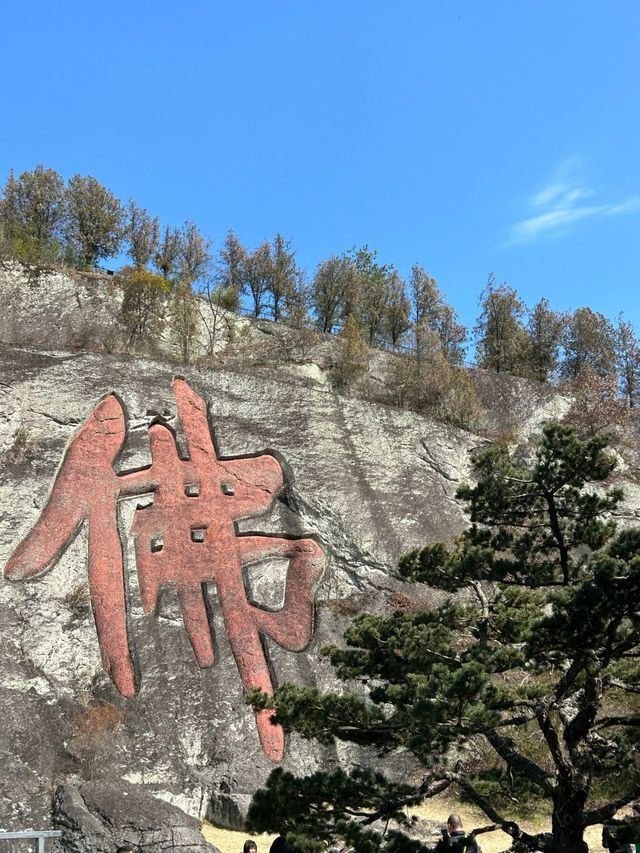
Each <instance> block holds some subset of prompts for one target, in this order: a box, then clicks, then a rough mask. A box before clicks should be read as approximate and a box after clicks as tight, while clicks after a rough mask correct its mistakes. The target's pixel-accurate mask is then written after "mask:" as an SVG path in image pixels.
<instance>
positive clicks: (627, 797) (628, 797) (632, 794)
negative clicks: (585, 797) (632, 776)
mask: <svg viewBox="0 0 640 853" xmlns="http://www.w3.org/2000/svg"><path fill="white" fill-rule="evenodd" d="M639 795H640V785H636V787H635V788H633V789H632V790H631V791H627V793H626V794H623V795H622V796H621V797H618V799H616V800H611V802H609V803H607V804H606V805H604V806H600V807H599V808H597V809H591V810H590V811H586V812H584V813H583V819H582V825H583V826H584V827H587V826H593V825H594V824H596V823H605V822H607V821H609V820H611V819H612V818H613V816H614V814H615V813H616V812H617V811H619V809H621V808H624V806H628V805H629V803H632V802H633V801H634V800H637V799H638V796H639Z"/></svg>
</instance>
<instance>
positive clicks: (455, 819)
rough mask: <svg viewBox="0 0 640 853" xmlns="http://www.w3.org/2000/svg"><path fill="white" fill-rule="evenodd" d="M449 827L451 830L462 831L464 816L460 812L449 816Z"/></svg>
mask: <svg viewBox="0 0 640 853" xmlns="http://www.w3.org/2000/svg"><path fill="white" fill-rule="evenodd" d="M447 828H448V830H449V832H460V830H461V829H462V818H461V817H460V815H459V814H450V815H449V817H448V818H447Z"/></svg>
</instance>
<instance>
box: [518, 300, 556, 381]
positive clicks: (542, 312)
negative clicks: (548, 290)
mask: <svg viewBox="0 0 640 853" xmlns="http://www.w3.org/2000/svg"><path fill="white" fill-rule="evenodd" d="M565 322H566V321H565V318H564V316H563V315H562V314H558V312H557V311H553V310H552V309H551V307H550V306H549V301H548V300H547V299H541V300H540V301H539V302H538V303H537V305H535V306H534V307H533V309H532V310H531V311H530V312H529V321H528V323H527V335H528V336H529V346H528V348H527V358H526V364H525V366H524V370H523V372H524V373H525V375H526V376H529V377H530V378H531V379H537V380H538V381H539V382H549V381H550V380H551V379H553V378H554V377H555V375H556V373H557V371H558V367H559V364H560V344H561V342H562V334H563V331H564V327H565Z"/></svg>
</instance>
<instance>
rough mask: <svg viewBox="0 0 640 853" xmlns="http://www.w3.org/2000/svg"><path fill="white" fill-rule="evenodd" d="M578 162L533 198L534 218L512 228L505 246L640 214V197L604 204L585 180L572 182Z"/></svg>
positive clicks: (567, 166)
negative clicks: (590, 221)
mask: <svg viewBox="0 0 640 853" xmlns="http://www.w3.org/2000/svg"><path fill="white" fill-rule="evenodd" d="M576 162H577V161H574V160H572V161H566V162H565V163H563V164H562V165H561V166H560V167H559V169H558V170H557V172H556V176H555V178H554V179H553V180H552V181H550V182H549V183H548V184H547V185H546V186H544V187H542V189H540V190H538V191H537V192H536V193H534V194H533V195H532V196H531V198H530V199H529V202H528V208H529V210H530V215H529V216H527V217H526V218H524V219H520V220H519V221H518V222H515V223H514V224H513V225H512V226H511V228H510V229H509V235H508V237H507V239H506V241H505V243H504V245H505V246H513V245H516V244H522V243H531V242H533V241H534V240H538V239H541V238H545V237H546V238H549V237H557V236H560V235H561V234H565V233H567V231H569V230H570V229H571V228H573V227H574V226H575V225H576V224H577V223H578V222H581V221H583V220H586V219H603V218H605V217H610V216H625V215H628V214H630V213H635V212H637V211H640V195H635V196H630V197H628V198H626V199H623V200H622V201H617V202H613V201H604V200H602V199H598V198H597V194H596V193H595V192H594V191H593V190H592V189H590V188H589V187H587V186H585V185H584V182H583V181H579V180H577V179H570V178H569V177H568V174H569V173H570V172H572V171H574V169H575V165H576ZM596 202H597V203H596Z"/></svg>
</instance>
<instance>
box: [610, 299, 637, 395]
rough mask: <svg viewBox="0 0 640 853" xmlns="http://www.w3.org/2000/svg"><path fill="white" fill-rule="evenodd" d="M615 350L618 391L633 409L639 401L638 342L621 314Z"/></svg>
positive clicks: (631, 327) (616, 332) (632, 329)
mask: <svg viewBox="0 0 640 853" xmlns="http://www.w3.org/2000/svg"><path fill="white" fill-rule="evenodd" d="M615 348H616V361H617V366H618V377H619V384H620V390H621V392H622V394H623V395H624V397H626V400H627V403H628V405H629V408H631V409H633V408H634V407H635V406H637V405H638V402H639V400H640V341H639V340H638V336H637V335H636V333H635V329H634V328H633V326H632V325H631V323H630V322H629V321H628V320H625V319H624V315H623V314H622V313H620V316H619V317H618V325H617V326H616V329H615Z"/></svg>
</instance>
